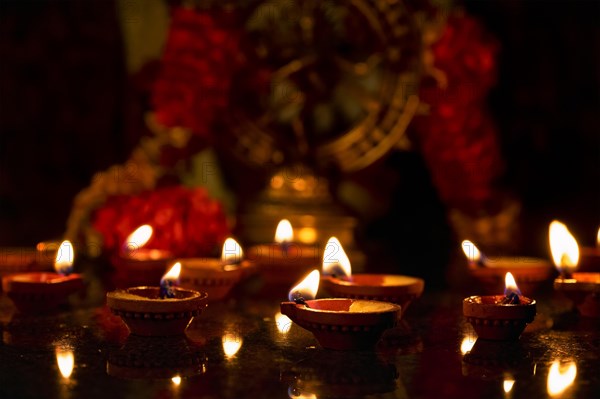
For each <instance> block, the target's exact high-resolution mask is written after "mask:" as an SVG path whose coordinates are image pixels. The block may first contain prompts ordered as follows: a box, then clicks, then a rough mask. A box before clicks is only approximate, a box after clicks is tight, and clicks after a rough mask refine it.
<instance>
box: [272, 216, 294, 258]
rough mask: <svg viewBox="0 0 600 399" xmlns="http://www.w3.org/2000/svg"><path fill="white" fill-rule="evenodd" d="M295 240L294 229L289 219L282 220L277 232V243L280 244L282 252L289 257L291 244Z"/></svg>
mask: <svg viewBox="0 0 600 399" xmlns="http://www.w3.org/2000/svg"><path fill="white" fill-rule="evenodd" d="M293 239H294V229H293V228H292V224H291V223H290V221H289V220H287V219H282V220H281V221H280V222H279V224H278V225H277V229H276V230H275V242H277V243H279V245H280V246H281V250H282V251H283V253H284V254H285V255H287V253H288V250H289V248H290V244H291V242H292V240H293Z"/></svg>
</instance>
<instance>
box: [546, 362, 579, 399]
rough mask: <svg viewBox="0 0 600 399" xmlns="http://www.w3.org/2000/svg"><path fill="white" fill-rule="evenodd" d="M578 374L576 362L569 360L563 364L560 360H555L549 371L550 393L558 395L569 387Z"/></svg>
mask: <svg viewBox="0 0 600 399" xmlns="http://www.w3.org/2000/svg"><path fill="white" fill-rule="evenodd" d="M576 376H577V365H576V364H575V362H568V363H566V364H564V365H562V366H561V364H560V362H559V361H558V360H555V361H554V363H552V366H550V371H548V395H550V396H558V395H560V394H561V393H563V392H564V391H565V390H566V389H567V388H569V387H570V386H571V385H572V384H573V382H574V381H575V377H576Z"/></svg>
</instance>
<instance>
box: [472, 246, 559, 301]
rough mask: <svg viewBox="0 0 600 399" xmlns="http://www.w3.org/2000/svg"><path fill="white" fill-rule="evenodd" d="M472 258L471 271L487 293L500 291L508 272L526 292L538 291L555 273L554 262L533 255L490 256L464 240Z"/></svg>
mask: <svg viewBox="0 0 600 399" xmlns="http://www.w3.org/2000/svg"><path fill="white" fill-rule="evenodd" d="M462 249H463V252H464V253H465V256H466V257H467V260H468V265H469V266H468V270H469V274H470V275H471V276H473V277H474V278H475V279H476V280H477V281H478V282H479V283H480V286H481V287H482V288H483V290H484V292H485V293H487V294H494V293H496V292H499V291H500V290H501V289H502V286H503V282H504V281H503V280H504V276H505V275H506V273H508V272H510V273H512V274H513V276H514V277H515V280H516V282H517V283H518V284H519V287H521V289H522V291H523V292H524V293H525V294H531V293H533V292H535V291H536V290H538V289H539V288H540V287H541V286H542V285H543V284H544V283H545V282H547V281H550V279H551V278H552V276H554V273H555V272H554V269H553V268H552V265H551V264H550V262H548V261H546V260H544V259H539V258H532V257H524V256H518V257H509V256H499V257H493V258H492V257H487V256H485V255H484V254H483V253H481V251H480V250H479V249H478V248H477V247H476V246H475V244H473V243H472V242H471V241H469V240H464V241H463V242H462Z"/></svg>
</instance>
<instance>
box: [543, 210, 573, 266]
mask: <svg viewBox="0 0 600 399" xmlns="http://www.w3.org/2000/svg"><path fill="white" fill-rule="evenodd" d="M549 238H550V252H552V259H553V260H554V265H555V266H556V267H557V268H558V269H559V270H560V271H567V272H572V271H573V270H574V269H575V268H577V263H578V262H579V246H578V245H577V241H576V240H575V237H573V235H572V234H571V232H569V229H567V226H565V225H564V224H562V223H561V222H559V221H556V220H555V221H553V222H552V223H550V229H549Z"/></svg>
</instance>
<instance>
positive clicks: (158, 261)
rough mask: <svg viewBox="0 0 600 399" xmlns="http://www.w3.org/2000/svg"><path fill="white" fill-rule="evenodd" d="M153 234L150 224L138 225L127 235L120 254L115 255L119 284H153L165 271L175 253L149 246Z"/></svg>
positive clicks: (122, 285) (114, 261)
mask: <svg viewBox="0 0 600 399" xmlns="http://www.w3.org/2000/svg"><path fill="white" fill-rule="evenodd" d="M152 235H153V229H152V227H151V226H150V225H147V224H145V225H143V226H140V227H138V228H137V229H135V230H134V231H133V233H131V234H130V235H129V237H127V240H125V242H124V243H123V245H122V246H121V251H120V252H119V254H118V255H116V256H114V257H113V263H114V265H115V267H116V269H117V276H116V280H117V286H121V287H124V286H128V285H138V284H139V285H151V284H154V283H155V282H156V281H158V280H159V279H160V277H161V276H162V275H163V274H164V273H165V271H166V269H167V266H168V264H169V262H170V261H171V259H172V258H173V255H172V254H171V253H170V252H169V251H166V250H162V249H152V248H147V247H146V245H147V243H148V241H150V239H151V238H152Z"/></svg>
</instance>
